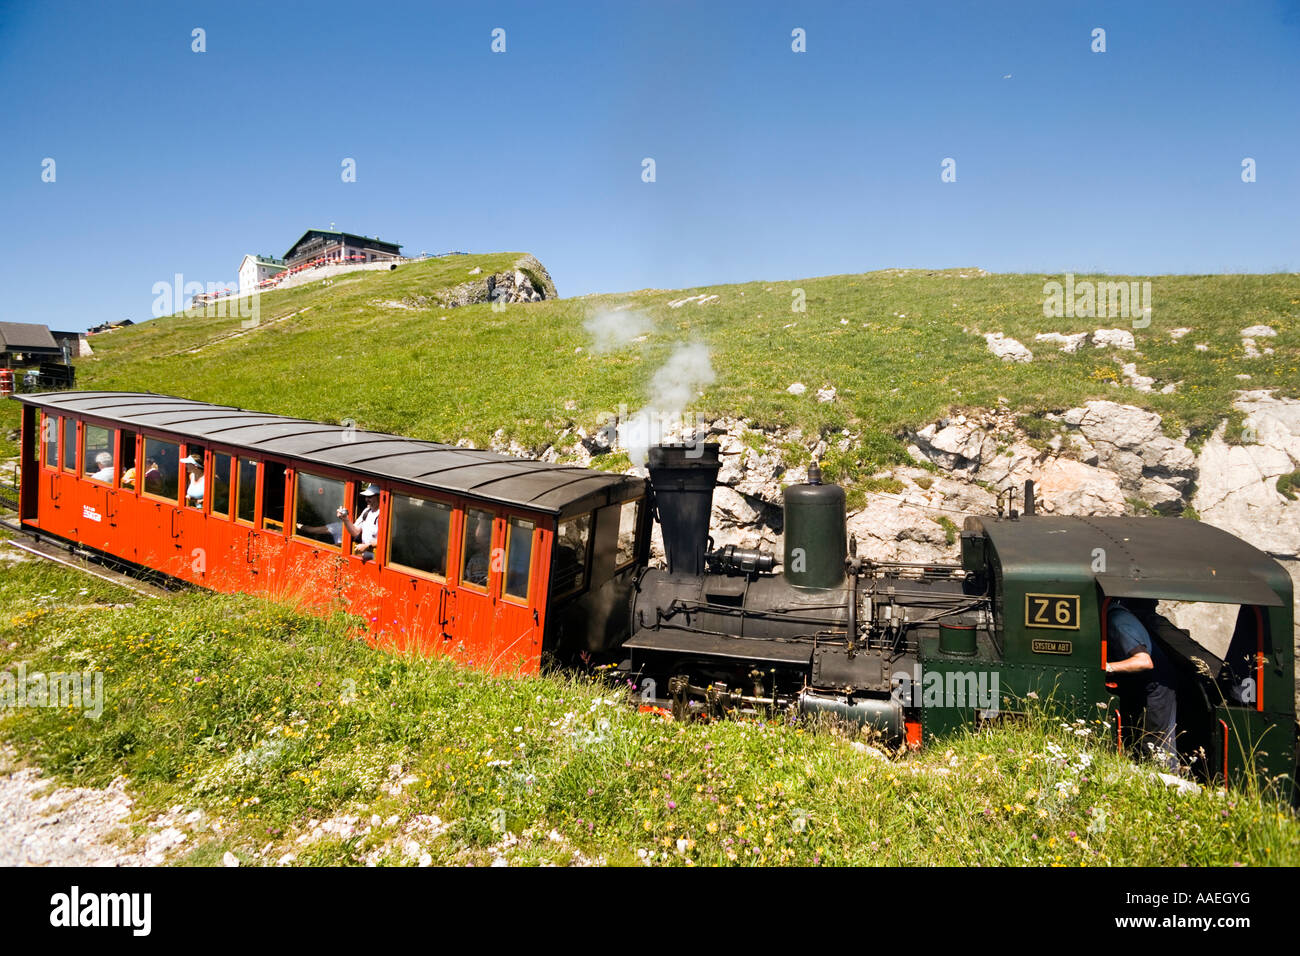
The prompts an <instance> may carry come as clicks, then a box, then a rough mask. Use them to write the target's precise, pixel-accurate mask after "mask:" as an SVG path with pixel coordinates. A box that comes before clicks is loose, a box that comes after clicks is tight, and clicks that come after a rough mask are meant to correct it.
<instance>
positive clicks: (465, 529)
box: [456, 505, 501, 594]
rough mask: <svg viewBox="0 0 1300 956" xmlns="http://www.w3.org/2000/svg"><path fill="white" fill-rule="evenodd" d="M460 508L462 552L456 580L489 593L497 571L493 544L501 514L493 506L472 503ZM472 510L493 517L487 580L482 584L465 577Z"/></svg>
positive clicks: (477, 590) (472, 589)
mask: <svg viewBox="0 0 1300 956" xmlns="http://www.w3.org/2000/svg"><path fill="white" fill-rule="evenodd" d="M459 510H460V512H461V520H460V549H459V551H460V554H459V557H458V560H457V561H456V580H457V582H458V584H459V585H460V586H461V587H463V588H469V590H471V591H475V592H477V593H479V594H488V593H490V591H491V588H492V578H493V576H494V575H495V574H496V572H494V571H493V570H492V551H493V548H492V544H493V542H494V541H496V537H497V519H498V518H500V517H501V516H500V515H499V514H497V513H496V512H495V511H493V510H492V509H491V508H478V507H474V506H471V505H465V506H464V507H463V508H460V509H459ZM471 511H477V512H479V513H480V514H485V515H487V516H488V517H489V518H490V519H492V533H491V534H490V535H489V536H488V570H487V580H485V581H484V582H483V583H482V584H478V583H476V582H473V581H468V580H466V578H465V561H466V560H467V559H468V557H469V514H470V512H471Z"/></svg>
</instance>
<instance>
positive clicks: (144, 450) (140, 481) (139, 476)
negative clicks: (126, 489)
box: [135, 434, 181, 508]
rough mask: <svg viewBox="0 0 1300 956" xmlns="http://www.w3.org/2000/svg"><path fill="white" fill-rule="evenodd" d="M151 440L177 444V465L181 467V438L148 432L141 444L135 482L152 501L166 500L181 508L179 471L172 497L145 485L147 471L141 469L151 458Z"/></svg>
mask: <svg viewBox="0 0 1300 956" xmlns="http://www.w3.org/2000/svg"><path fill="white" fill-rule="evenodd" d="M151 441H153V442H160V443H162V444H164V445H175V446H176V465H177V467H178V468H179V467H180V461H181V443H180V440H179V439H177V440H175V441H172V440H171V439H168V438H162V437H159V436H157V435H148V434H146V435H145V436H144V444H143V445H142V446H141V448H140V456H139V460H138V463H137V465H136V469H135V483H136V485H137V486H138V487H139V489H140V494H141V495H143V496H144V497H146V498H149V499H150V500H152V501H165V502H168V503H169V504H173V505H175V506H176V507H178V508H179V507H180V502H181V478H180V474H179V473H178V474H177V475H176V479H175V480H176V491H175V493H174V494H173V495H172V496H171V497H170V498H168V497H167V496H166V495H160V494H157V493H155V492H152V491H148V490H146V489H145V486H144V478H145V472H144V471H143V470H141V467H140V466H141V465H143V464H145V463H146V462H147V461H148V460H149V451H148V449H149V442H151Z"/></svg>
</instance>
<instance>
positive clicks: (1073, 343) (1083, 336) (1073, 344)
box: [1034, 332, 1088, 352]
mask: <svg viewBox="0 0 1300 956" xmlns="http://www.w3.org/2000/svg"><path fill="white" fill-rule="evenodd" d="M1034 341H1035V342H1046V343H1048V344H1049V345H1055V346H1057V347H1058V348H1059V349H1060V350H1061V351H1062V352H1077V351H1079V349H1081V348H1083V344H1084V343H1085V342H1087V341H1088V333H1087V332H1076V333H1074V334H1073V335H1065V334H1063V333H1061V332H1039V333H1038V334H1037V335H1035V336H1034Z"/></svg>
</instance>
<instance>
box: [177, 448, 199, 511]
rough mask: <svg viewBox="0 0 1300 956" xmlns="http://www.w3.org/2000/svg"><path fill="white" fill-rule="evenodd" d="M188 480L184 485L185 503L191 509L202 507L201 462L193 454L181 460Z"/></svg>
mask: <svg viewBox="0 0 1300 956" xmlns="http://www.w3.org/2000/svg"><path fill="white" fill-rule="evenodd" d="M181 464H182V465H184V466H185V473H186V475H187V476H188V479H187V481H186V483H185V503H186V504H187V505H189V506H190V507H192V508H202V507H203V461H202V459H199V458H195V457H194V455H193V454H189V455H186V456H185V457H184V458H182V459H181Z"/></svg>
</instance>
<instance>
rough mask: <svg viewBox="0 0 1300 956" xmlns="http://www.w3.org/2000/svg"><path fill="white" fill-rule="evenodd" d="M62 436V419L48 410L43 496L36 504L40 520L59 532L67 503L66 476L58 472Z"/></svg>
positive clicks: (43, 444)
mask: <svg viewBox="0 0 1300 956" xmlns="http://www.w3.org/2000/svg"><path fill="white" fill-rule="evenodd" d="M62 439H63V419H62V418H61V417H60V416H58V415H51V414H49V413H48V412H46V413H44V414H43V415H42V416H41V470H40V497H39V500H38V503H37V516H38V517H37V520H38V522H39V524H40V526H41V527H42V528H43V529H45V530H46V531H50V532H52V533H55V534H58V533H61V532H62V530H63V524H64V520H63V512H64V510H65V509H64V502H63V501H62V500H60V495H61V493H62V491H63V476H62V475H60V474H59V460H60V459H59V444H60V442H61V441H62Z"/></svg>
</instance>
